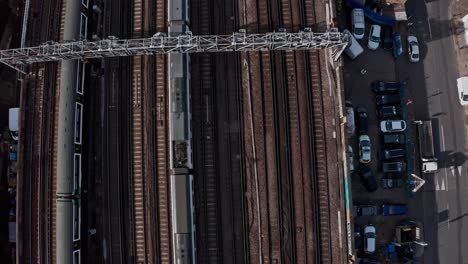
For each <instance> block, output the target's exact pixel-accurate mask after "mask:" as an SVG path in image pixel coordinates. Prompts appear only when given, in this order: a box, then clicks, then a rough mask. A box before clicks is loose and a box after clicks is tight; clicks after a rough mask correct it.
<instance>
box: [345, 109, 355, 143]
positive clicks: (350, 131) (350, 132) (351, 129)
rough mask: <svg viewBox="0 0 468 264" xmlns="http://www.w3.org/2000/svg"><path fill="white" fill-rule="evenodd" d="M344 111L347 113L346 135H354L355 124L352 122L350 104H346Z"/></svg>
mask: <svg viewBox="0 0 468 264" xmlns="http://www.w3.org/2000/svg"><path fill="white" fill-rule="evenodd" d="M346 113H347V118H348V122H347V125H348V127H347V131H348V137H352V136H354V131H355V130H356V126H355V124H354V109H353V107H352V106H351V105H350V104H346Z"/></svg>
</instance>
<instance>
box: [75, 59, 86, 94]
mask: <svg viewBox="0 0 468 264" xmlns="http://www.w3.org/2000/svg"><path fill="white" fill-rule="evenodd" d="M77 64H78V65H77V70H76V92H77V93H78V94H81V95H83V91H84V80H85V64H84V63H82V62H81V61H78V62H77Z"/></svg>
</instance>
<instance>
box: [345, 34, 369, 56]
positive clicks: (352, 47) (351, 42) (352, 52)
mask: <svg viewBox="0 0 468 264" xmlns="http://www.w3.org/2000/svg"><path fill="white" fill-rule="evenodd" d="M343 34H346V35H347V36H348V46H346V49H345V53H346V55H348V57H349V58H350V59H352V60H354V59H356V58H357V57H358V56H359V55H361V54H362V53H363V52H364V49H363V48H362V46H361V44H359V42H358V41H357V40H356V39H355V38H354V36H353V34H351V32H349V30H347V29H345V30H343Z"/></svg>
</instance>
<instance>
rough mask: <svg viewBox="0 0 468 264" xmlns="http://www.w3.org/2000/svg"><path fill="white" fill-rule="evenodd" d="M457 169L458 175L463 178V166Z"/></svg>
mask: <svg viewBox="0 0 468 264" xmlns="http://www.w3.org/2000/svg"><path fill="white" fill-rule="evenodd" d="M457 169H458V175H459V176H463V175H462V170H463V165H460V166H457Z"/></svg>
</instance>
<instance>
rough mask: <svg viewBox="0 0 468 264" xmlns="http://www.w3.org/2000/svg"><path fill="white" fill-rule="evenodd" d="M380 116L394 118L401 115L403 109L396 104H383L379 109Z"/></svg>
mask: <svg viewBox="0 0 468 264" xmlns="http://www.w3.org/2000/svg"><path fill="white" fill-rule="evenodd" d="M378 113H379V116H380V118H393V117H399V116H400V115H401V109H400V107H398V106H395V105H383V106H381V107H380V108H379V110H378Z"/></svg>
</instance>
